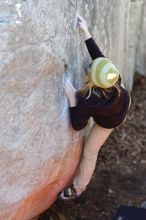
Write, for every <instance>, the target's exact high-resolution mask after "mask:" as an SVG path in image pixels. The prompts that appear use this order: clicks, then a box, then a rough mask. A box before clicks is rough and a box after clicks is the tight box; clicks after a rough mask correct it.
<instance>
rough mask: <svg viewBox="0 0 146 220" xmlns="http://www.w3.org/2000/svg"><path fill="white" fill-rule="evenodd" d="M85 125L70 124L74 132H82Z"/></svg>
mask: <svg viewBox="0 0 146 220" xmlns="http://www.w3.org/2000/svg"><path fill="white" fill-rule="evenodd" d="M86 125H87V123H84V124H77V123H72V127H73V129H74V130H75V131H80V130H82V129H83V128H85V127H86Z"/></svg>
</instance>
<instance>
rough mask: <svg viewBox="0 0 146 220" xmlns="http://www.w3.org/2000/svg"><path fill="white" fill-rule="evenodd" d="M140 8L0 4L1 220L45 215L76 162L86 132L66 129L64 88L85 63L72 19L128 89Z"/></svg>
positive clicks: (133, 4)
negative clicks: (84, 25)
mask: <svg viewBox="0 0 146 220" xmlns="http://www.w3.org/2000/svg"><path fill="white" fill-rule="evenodd" d="M144 7H145V3H144V0H135V1H130V0H119V1H116V0H111V1H108V0H104V1H99V0H94V1H91V2H88V1H83V0H80V1H73V0H70V1H67V0H64V1H60V0H49V1H48V0H37V1H34V0H29V1H27V0H13V1H12V0H1V2H0V45H1V48H0V56H1V62H0V121H1V123H0V219H5V220H20V219H21V220H28V219H31V218H33V217H34V216H36V215H37V214H39V213H41V212H42V211H44V210H45V209H46V208H48V207H49V206H50V205H51V204H52V203H53V202H54V200H55V199H56V195H57V193H58V192H59V191H60V190H61V189H62V188H63V187H64V186H65V185H66V183H67V182H68V181H69V179H70V178H71V176H72V175H73V173H74V171H75V169H76V166H77V164H78V161H79V157H80V152H81V146H82V144H83V135H84V133H83V132H74V131H72V130H71V129H70V126H69V120H68V111H67V110H68V103H67V99H66V97H65V94H64V89H63V83H64V80H65V78H69V79H70V80H71V81H72V82H73V83H74V85H75V86H76V87H77V88H78V87H80V86H81V85H83V81H84V80H83V79H84V75H85V72H86V71H87V67H88V63H89V59H90V58H89V55H88V53H87V49H86V48H85V45H84V42H83V39H82V36H81V33H79V32H78V31H77V30H76V28H75V16H76V14H81V15H83V16H84V17H85V19H87V21H88V25H89V30H90V31H91V33H92V35H93V36H94V39H95V40H96V42H97V43H98V44H99V46H100V48H101V50H102V51H103V53H104V54H105V55H106V56H108V57H109V58H110V59H112V60H113V62H114V63H115V64H116V65H117V66H118V68H119V70H120V72H121V75H122V76H123V80H124V82H125V84H126V85H127V87H128V88H129V89H131V88H132V81H133V74H134V70H135V63H136V58H137V68H142V69H143V70H144V71H143V72H145V64H144V61H141V60H144V56H145V55H144V54H145V51H146V50H143V46H144V47H146V44H145V42H144V40H145V37H144V35H145V33H146V32H145V31H146V30H145V29H146V27H145V18H144V17H142V15H143V14H144ZM139 31H140V32H141V35H140V39H141V40H140V41H138V40H139ZM138 43H139V45H140V46H139V47H138ZM136 48H137V50H138V54H139V56H136ZM141 62H142V64H141Z"/></svg>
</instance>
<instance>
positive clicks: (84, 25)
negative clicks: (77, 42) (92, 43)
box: [77, 15, 91, 40]
mask: <svg viewBox="0 0 146 220" xmlns="http://www.w3.org/2000/svg"><path fill="white" fill-rule="evenodd" d="M77 26H78V27H79V29H80V30H81V31H82V33H83V35H84V39H85V40H88V39H89V38H91V34H90V33H89V31H88V27H87V23H86V21H85V20H84V19H83V17H81V16H80V15H78V16H77Z"/></svg>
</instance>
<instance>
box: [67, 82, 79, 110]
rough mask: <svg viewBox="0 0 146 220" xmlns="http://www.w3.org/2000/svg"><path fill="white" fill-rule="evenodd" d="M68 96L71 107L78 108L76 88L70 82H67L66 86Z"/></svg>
mask: <svg viewBox="0 0 146 220" xmlns="http://www.w3.org/2000/svg"><path fill="white" fill-rule="evenodd" d="M64 89H65V93H66V96H67V98H68V100H69V103H70V107H73V106H76V91H77V90H76V88H75V87H73V85H72V83H71V81H70V80H66V82H65V85H64Z"/></svg>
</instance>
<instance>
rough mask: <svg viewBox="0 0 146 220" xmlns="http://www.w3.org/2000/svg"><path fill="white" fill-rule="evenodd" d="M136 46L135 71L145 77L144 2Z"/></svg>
mask: <svg viewBox="0 0 146 220" xmlns="http://www.w3.org/2000/svg"><path fill="white" fill-rule="evenodd" d="M138 38H139V40H138V45H137V51H136V71H137V72H138V73H140V74H142V75H146V1H144V4H143V8H142V12H141V26H140V29H139V31H138Z"/></svg>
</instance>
